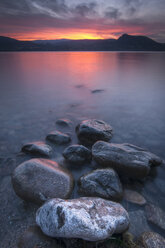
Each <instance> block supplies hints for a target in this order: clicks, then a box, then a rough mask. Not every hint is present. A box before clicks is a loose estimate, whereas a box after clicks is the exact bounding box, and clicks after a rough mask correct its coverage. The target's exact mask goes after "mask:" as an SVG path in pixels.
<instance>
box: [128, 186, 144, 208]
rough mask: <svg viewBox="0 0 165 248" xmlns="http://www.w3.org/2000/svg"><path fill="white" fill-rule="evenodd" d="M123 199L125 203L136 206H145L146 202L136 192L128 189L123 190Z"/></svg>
mask: <svg viewBox="0 0 165 248" xmlns="http://www.w3.org/2000/svg"><path fill="white" fill-rule="evenodd" d="M124 199H125V200H126V201H129V202H132V203H135V204H138V205H145V204H146V200H145V198H144V197H143V196H142V195H140V194H139V193H138V192H136V191H134V190H130V189H125V190H124Z"/></svg>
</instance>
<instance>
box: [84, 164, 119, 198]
mask: <svg viewBox="0 0 165 248" xmlns="http://www.w3.org/2000/svg"><path fill="white" fill-rule="evenodd" d="M79 187H80V188H79V191H80V193H81V194H83V195H85V196H97V197H102V198H105V199H109V200H121V198H122V193H123V189H122V185H121V182H120V179H119V177H118V175H117V173H116V172H115V171H114V170H113V169H110V168H107V169H97V170H94V171H92V172H90V173H88V174H86V175H84V176H82V177H80V179H79Z"/></svg>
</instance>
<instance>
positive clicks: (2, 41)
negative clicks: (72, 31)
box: [0, 34, 165, 51]
mask: <svg viewBox="0 0 165 248" xmlns="http://www.w3.org/2000/svg"><path fill="white" fill-rule="evenodd" d="M0 51H165V43H159V42H156V41H154V40H152V39H150V38H148V37H146V36H133V35H128V34H123V35H122V36H121V37H119V39H117V40H116V39H106V40H67V39H61V40H36V41H19V40H16V39H12V38H9V37H4V36H0Z"/></svg>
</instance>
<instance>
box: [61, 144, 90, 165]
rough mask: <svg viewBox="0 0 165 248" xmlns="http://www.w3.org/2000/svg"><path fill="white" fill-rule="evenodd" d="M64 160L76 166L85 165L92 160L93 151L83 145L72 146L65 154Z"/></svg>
mask: <svg viewBox="0 0 165 248" xmlns="http://www.w3.org/2000/svg"><path fill="white" fill-rule="evenodd" d="M63 156H64V158H65V159H66V160H67V161H69V162H71V163H74V164H83V163H85V162H86V161H90V160H91V158H92V154H91V151H90V150H89V149H88V148H86V147H85V146H82V145H71V146H69V147H67V148H66V149H65V150H64V152H63Z"/></svg>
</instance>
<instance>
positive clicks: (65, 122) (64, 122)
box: [56, 119, 72, 127]
mask: <svg viewBox="0 0 165 248" xmlns="http://www.w3.org/2000/svg"><path fill="white" fill-rule="evenodd" d="M56 124H57V125H59V126H62V127H69V126H70V125H71V124H72V122H71V121H70V120H68V119H58V120H57V121H56Z"/></svg>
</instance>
